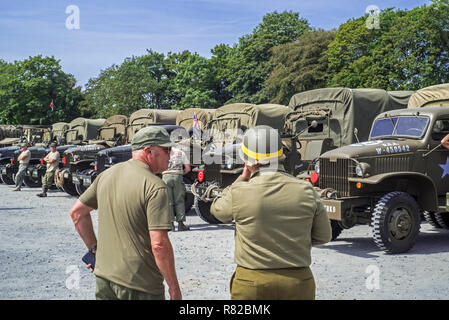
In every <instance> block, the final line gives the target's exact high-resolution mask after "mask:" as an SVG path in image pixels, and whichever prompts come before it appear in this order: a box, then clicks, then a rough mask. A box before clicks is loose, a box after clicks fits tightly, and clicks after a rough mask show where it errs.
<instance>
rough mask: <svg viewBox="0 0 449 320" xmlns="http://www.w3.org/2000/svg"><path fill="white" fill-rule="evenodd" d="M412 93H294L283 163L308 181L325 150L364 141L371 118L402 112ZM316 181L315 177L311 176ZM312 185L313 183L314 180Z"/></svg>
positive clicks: (344, 90)
mask: <svg viewBox="0 0 449 320" xmlns="http://www.w3.org/2000/svg"><path fill="white" fill-rule="evenodd" d="M412 94H413V91H385V90H381V89H349V88H323V89H316V90H310V91H305V92H302V93H298V94H295V95H294V96H293V97H292V98H291V99H290V102H289V107H290V108H291V109H292V112H291V113H289V114H288V115H287V118H286V122H285V130H284V131H285V132H287V133H289V134H290V137H291V141H290V143H289V147H290V149H291V150H292V153H291V154H290V156H289V158H288V159H286V161H285V162H286V163H287V164H288V165H289V166H290V167H294V170H293V173H292V174H294V175H295V176H296V175H298V174H300V173H302V174H301V175H300V177H301V178H304V179H310V178H311V176H310V174H311V172H312V171H313V167H314V165H315V161H316V160H317V159H318V157H319V156H320V155H321V154H323V153H324V152H326V151H328V150H332V149H335V148H338V147H342V146H345V145H349V144H352V143H356V142H359V141H366V140H367V139H368V136H369V130H370V128H371V124H372V122H373V120H374V118H375V117H376V116H377V115H378V114H379V113H381V112H385V111H389V110H394V109H402V108H406V107H407V103H408V101H409V99H410V96H411V95H412ZM312 178H314V179H316V177H312ZM315 182H316V180H315Z"/></svg>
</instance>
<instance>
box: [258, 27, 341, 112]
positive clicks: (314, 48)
mask: <svg viewBox="0 0 449 320" xmlns="http://www.w3.org/2000/svg"><path fill="white" fill-rule="evenodd" d="M334 37H335V32H333V31H322V30H320V31H312V32H308V33H305V34H303V35H302V36H301V37H300V38H299V40H298V41H295V42H290V43H286V44H282V45H279V46H276V47H274V48H273V55H272V57H271V59H270V64H272V65H274V66H275V67H274V69H273V71H272V72H271V74H270V76H269V78H268V79H267V80H266V81H265V84H264V93H265V94H266V96H268V97H270V102H271V103H278V104H284V105H287V104H288V102H289V100H290V98H291V97H292V96H293V95H294V94H295V93H298V92H302V91H306V90H312V89H317V88H323V87H325V86H326V84H327V81H328V73H327V69H328V62H327V61H328V59H327V48H328V46H329V44H330V43H331V42H332V41H333V39H334Z"/></svg>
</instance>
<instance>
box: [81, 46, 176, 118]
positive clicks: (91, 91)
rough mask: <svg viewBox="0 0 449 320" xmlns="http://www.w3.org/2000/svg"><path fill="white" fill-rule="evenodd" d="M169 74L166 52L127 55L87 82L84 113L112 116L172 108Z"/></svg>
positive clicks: (149, 51) (83, 106)
mask: <svg viewBox="0 0 449 320" xmlns="http://www.w3.org/2000/svg"><path fill="white" fill-rule="evenodd" d="M170 77H172V74H170V70H169V69H168V68H167V65H166V61H165V57H164V54H160V53H156V52H153V51H151V50H148V51H147V54H146V55H143V56H140V57H135V56H133V57H131V58H126V59H125V60H124V61H123V63H122V64H121V65H115V64H114V65H112V66H111V67H109V68H107V69H105V70H102V71H101V73H100V75H99V76H98V77H96V78H92V79H90V80H89V81H88V83H87V85H86V92H85V95H86V99H85V101H84V102H83V104H82V106H81V108H82V111H83V114H94V115H96V116H100V117H109V116H111V115H114V114H124V115H130V114H131V113H132V112H134V111H136V110H138V109H140V108H151V109H153V108H154V109H167V108H170V107H171V102H172V101H170V99H169V97H168V96H167V94H166V91H167V88H168V86H169V80H170Z"/></svg>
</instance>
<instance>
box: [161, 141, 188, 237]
mask: <svg viewBox="0 0 449 320" xmlns="http://www.w3.org/2000/svg"><path fill="white" fill-rule="evenodd" d="M189 171H190V161H189V159H188V158H187V156H186V154H185V152H184V151H183V150H182V148H180V147H172V148H171V152H170V163H169V165H168V169H167V170H166V171H164V172H163V173H162V180H164V182H165V183H166V184H167V187H168V196H169V202H170V212H171V216H172V219H173V220H172V221H173V222H174V221H176V222H177V223H178V231H186V230H190V228H189V227H188V226H186V225H185V224H184V222H185V221H186V216H185V211H186V208H185V201H184V197H185V194H186V190H185V186H184V182H183V180H182V176H183V175H185V174H187V173H188V172H189ZM172 228H173V230H174V224H173V227H172Z"/></svg>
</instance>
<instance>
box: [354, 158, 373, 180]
mask: <svg viewBox="0 0 449 320" xmlns="http://www.w3.org/2000/svg"><path fill="white" fill-rule="evenodd" d="M370 169H371V167H370V165H369V164H368V163H366V162H360V163H359V164H357V166H356V167H355V174H356V175H357V176H359V177H362V178H363V177H366V176H368V175H369V172H370Z"/></svg>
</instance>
